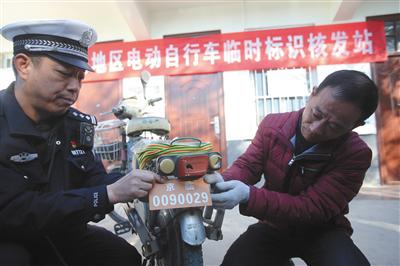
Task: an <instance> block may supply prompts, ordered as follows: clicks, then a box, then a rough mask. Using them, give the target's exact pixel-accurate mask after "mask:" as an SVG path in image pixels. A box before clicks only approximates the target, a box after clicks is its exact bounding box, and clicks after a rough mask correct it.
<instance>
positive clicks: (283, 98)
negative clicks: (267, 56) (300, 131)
mask: <svg viewBox="0 0 400 266" xmlns="http://www.w3.org/2000/svg"><path fill="white" fill-rule="evenodd" d="M250 74H251V79H252V81H253V83H254V88H255V101H256V113H257V123H260V122H261V120H262V119H263V118H264V117H265V116H266V115H267V114H272V113H284V112H291V111H296V110H299V109H301V108H302V107H304V106H305V104H306V102H307V99H308V96H309V95H310V93H311V91H312V87H313V86H314V85H316V79H315V70H314V69H311V68H295V69H276V70H257V71H252V72H250Z"/></svg>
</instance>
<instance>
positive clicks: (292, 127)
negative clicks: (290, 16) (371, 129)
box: [205, 70, 378, 266]
mask: <svg viewBox="0 0 400 266" xmlns="http://www.w3.org/2000/svg"><path fill="white" fill-rule="evenodd" d="M377 104H378V89H377V87H376V85H375V84H374V82H373V81H372V80H371V79H370V78H369V77H368V76H366V75H365V74H363V73H361V72H358V71H350V70H342V71H337V72H334V73H332V74H330V75H329V76H328V77H327V78H326V79H325V80H324V81H322V83H321V84H320V85H319V86H318V87H316V88H314V90H313V92H312V93H311V96H310V98H309V101H308V103H307V105H306V106H305V108H304V109H302V110H299V111H297V112H291V113H282V114H271V115H267V116H266V117H265V118H264V120H263V121H262V122H261V123H260V125H259V128H258V130H257V133H256V136H255V137H254V139H253V141H252V143H251V145H250V146H249V147H248V149H247V150H246V152H245V153H244V154H243V155H241V156H240V157H239V158H238V159H237V160H236V161H235V162H234V163H233V165H232V166H231V167H230V168H229V169H227V170H226V171H225V172H224V173H223V174H222V176H221V175H219V174H213V175H206V176H205V180H206V181H207V182H208V183H210V184H212V185H213V186H214V190H215V191H216V192H215V193H214V194H213V195H212V200H213V204H214V206H215V207H217V208H221V209H232V208H233V207H234V206H236V205H237V204H239V210H240V213H241V214H243V215H247V216H253V217H255V218H257V219H259V220H260V221H259V222H258V223H256V224H254V225H251V226H250V227H249V228H248V229H247V231H246V232H245V233H243V234H242V235H241V236H240V237H239V238H238V239H237V240H236V241H235V242H234V243H233V245H232V246H231V247H230V248H229V250H228V252H227V254H226V255H225V257H224V260H223V262H222V265H223V266H227V265H241V266H243V265H252V266H255V265H263V266H265V265H287V264H288V262H290V258H292V257H300V258H302V259H303V260H304V261H305V262H306V263H307V264H308V265H332V266H339V265H369V262H368V260H367V258H366V257H365V256H364V255H363V254H362V252H361V251H360V250H359V249H358V248H357V247H356V246H355V244H354V243H353V241H352V240H351V238H350V236H351V234H352V228H351V225H350V222H349V221H348V220H347V219H346V217H345V214H347V213H348V203H349V202H350V201H351V200H352V199H353V198H354V197H355V196H356V195H357V193H358V191H359V189H360V187H361V185H362V182H363V179H364V176H365V172H366V171H367V169H368V167H369V166H370V164H371V157H372V152H371V150H370V149H369V148H368V146H367V145H366V144H365V143H364V142H363V141H362V140H361V139H360V138H359V137H358V135H357V134H356V133H354V132H352V130H353V129H354V128H356V127H358V126H360V125H363V124H364V121H365V120H366V119H367V118H368V117H369V116H370V115H371V114H372V113H374V111H375V109H376V107H377ZM262 175H263V176H264V179H265V184H264V185H263V187H262V188H257V187H255V186H254V184H256V183H257V182H258V181H259V180H260V179H261V176H262Z"/></svg>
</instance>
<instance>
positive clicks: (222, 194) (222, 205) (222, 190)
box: [211, 180, 250, 209]
mask: <svg viewBox="0 0 400 266" xmlns="http://www.w3.org/2000/svg"><path fill="white" fill-rule="evenodd" d="M215 192H216V193H213V194H211V198H212V202H213V206H214V207H215V208H217V209H232V208H233V207H235V206H236V205H238V204H239V203H245V202H247V201H248V200H249V195H250V187H249V186H248V185H246V184H244V183H243V182H241V181H238V180H230V181H226V182H219V183H217V184H215Z"/></svg>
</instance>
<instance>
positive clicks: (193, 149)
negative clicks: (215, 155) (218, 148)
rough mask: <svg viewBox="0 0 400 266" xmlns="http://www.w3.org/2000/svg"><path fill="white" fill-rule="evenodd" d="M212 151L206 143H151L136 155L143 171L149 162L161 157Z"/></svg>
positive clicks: (210, 146)
mask: <svg viewBox="0 0 400 266" xmlns="http://www.w3.org/2000/svg"><path fill="white" fill-rule="evenodd" d="M210 151H212V145H211V143H208V142H198V143H193V142H185V143H184V144H183V143H182V142H180V143H171V144H168V143H151V144H148V145H147V146H146V148H144V149H143V150H142V151H141V152H139V153H138V156H137V159H138V162H139V168H140V169H144V167H145V166H147V165H148V164H149V163H150V162H151V160H153V159H154V158H157V157H159V156H161V155H182V154H185V153H191V154H193V153H206V152H210Z"/></svg>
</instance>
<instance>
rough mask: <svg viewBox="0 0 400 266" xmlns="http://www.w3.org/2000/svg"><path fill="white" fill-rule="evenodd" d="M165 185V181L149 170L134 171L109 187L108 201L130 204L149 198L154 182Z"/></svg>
mask: <svg viewBox="0 0 400 266" xmlns="http://www.w3.org/2000/svg"><path fill="white" fill-rule="evenodd" d="M155 181H157V182H159V183H164V182H165V181H164V179H163V178H162V177H161V176H159V175H157V174H155V173H153V172H150V171H147V170H137V169H135V170H132V171H131V172H129V173H128V174H126V175H125V176H123V177H122V178H120V179H119V180H117V181H116V182H115V183H112V184H111V185H108V186H107V194H108V200H109V201H110V203H111V204H115V203H119V202H128V201H131V200H133V199H136V198H142V197H145V196H147V194H148V193H149V191H150V190H151V189H152V188H153V184H154V182H155Z"/></svg>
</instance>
